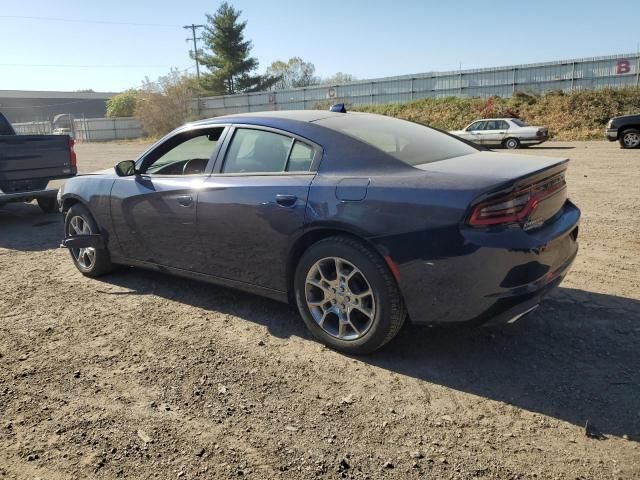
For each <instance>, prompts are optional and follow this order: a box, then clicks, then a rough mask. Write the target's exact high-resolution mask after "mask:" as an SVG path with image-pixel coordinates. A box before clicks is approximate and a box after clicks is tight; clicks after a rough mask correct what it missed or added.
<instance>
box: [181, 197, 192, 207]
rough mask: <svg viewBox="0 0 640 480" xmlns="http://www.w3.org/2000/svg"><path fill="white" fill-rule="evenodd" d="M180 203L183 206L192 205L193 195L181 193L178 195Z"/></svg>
mask: <svg viewBox="0 0 640 480" xmlns="http://www.w3.org/2000/svg"><path fill="white" fill-rule="evenodd" d="M178 204H180V206H181V207H190V206H191V205H193V197H192V196H191V195H180V196H179V197H178Z"/></svg>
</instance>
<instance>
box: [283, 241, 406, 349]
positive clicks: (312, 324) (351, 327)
mask: <svg viewBox="0 0 640 480" xmlns="http://www.w3.org/2000/svg"><path fill="white" fill-rule="evenodd" d="M345 279H346V281H344V280H345ZM341 288H343V289H344V290H343V291H342V292H341V291H340V289H341ZM294 293H295V300H296V304H297V307H298V310H299V312H300V315H301V316H302V319H303V320H304V322H305V324H306V325H307V327H308V328H309V330H310V331H311V333H312V334H313V336H314V337H315V338H317V339H318V340H319V341H321V342H322V343H324V344H325V345H327V346H329V347H331V348H334V349H335V350H339V351H341V352H345V353H349V354H367V353H371V352H373V351H375V350H377V349H379V348H380V347H382V346H383V345H384V344H386V343H387V342H389V341H390V340H391V339H392V338H393V337H395V336H396V334H397V333H398V331H399V330H400V328H401V327H402V325H403V323H404V320H405V317H406V309H405V305H404V301H403V300H402V295H401V294H400V290H399V288H398V284H397V282H396V280H395V278H394V277H393V275H392V274H391V272H390V271H389V267H388V266H387V264H386V263H385V261H384V259H383V258H382V257H381V256H380V255H379V254H378V253H377V252H376V251H375V250H373V249H372V248H370V247H369V246H368V245H366V244H364V243H363V242H361V241H358V240H356V239H354V238H352V237H346V236H336V237H329V238H326V239H323V240H320V241H319V242H317V243H315V244H313V245H312V246H311V247H309V248H308V249H307V250H306V251H305V252H304V254H303V255H302V257H301V258H300V261H299V262H298V265H297V267H296V272H295V276H294Z"/></svg>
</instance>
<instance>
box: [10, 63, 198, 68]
mask: <svg viewBox="0 0 640 480" xmlns="http://www.w3.org/2000/svg"><path fill="white" fill-rule="evenodd" d="M0 67H44V68H171V67H170V66H168V65H73V64H64V63H0ZM188 68H193V67H188Z"/></svg>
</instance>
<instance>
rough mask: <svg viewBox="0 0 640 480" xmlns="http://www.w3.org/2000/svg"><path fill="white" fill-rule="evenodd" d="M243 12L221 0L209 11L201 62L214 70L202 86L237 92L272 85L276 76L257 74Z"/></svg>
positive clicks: (219, 90)
mask: <svg viewBox="0 0 640 480" xmlns="http://www.w3.org/2000/svg"><path fill="white" fill-rule="evenodd" d="M241 14H242V12H241V11H240V10H236V9H235V8H233V7H232V6H231V5H229V4H228V3H227V2H222V4H221V5H220V8H218V10H217V11H216V13H215V14H214V15H209V14H207V25H206V26H205V28H204V33H203V35H202V40H203V42H204V45H205V47H204V49H203V54H202V56H199V57H200V58H199V60H200V63H201V64H202V65H204V66H205V67H207V68H208V69H209V70H210V71H211V73H209V74H207V75H205V77H204V78H203V82H202V83H203V87H204V88H205V89H206V90H207V91H209V92H211V93H218V94H225V93H226V94H234V93H239V92H247V91H256V90H263V89H267V88H269V87H270V86H271V85H273V84H274V83H275V82H276V79H275V78H270V77H266V76H265V77H263V76H260V75H254V74H253V72H254V71H255V70H256V69H257V68H258V60H256V59H255V58H254V57H251V56H250V52H251V48H252V44H251V41H250V40H245V38H244V29H245V27H246V26H247V22H246V21H244V22H241V21H239V18H240V15H241Z"/></svg>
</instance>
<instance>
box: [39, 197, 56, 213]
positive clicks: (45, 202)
mask: <svg viewBox="0 0 640 480" xmlns="http://www.w3.org/2000/svg"><path fill="white" fill-rule="evenodd" d="M36 201H37V202H38V206H39V207H40V210H42V211H43V212H44V213H56V212H57V211H58V200H57V199H55V198H54V197H41V198H37V199H36Z"/></svg>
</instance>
